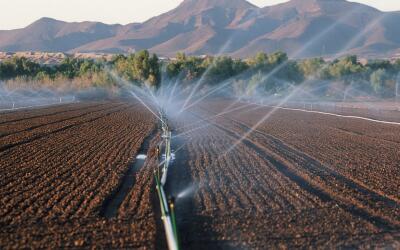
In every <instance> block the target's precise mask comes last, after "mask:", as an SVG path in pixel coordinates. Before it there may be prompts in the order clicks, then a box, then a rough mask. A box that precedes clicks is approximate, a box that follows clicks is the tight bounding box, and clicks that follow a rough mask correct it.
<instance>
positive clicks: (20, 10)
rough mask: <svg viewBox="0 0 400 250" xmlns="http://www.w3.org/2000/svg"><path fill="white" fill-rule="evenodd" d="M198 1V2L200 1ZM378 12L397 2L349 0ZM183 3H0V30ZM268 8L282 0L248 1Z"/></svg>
mask: <svg viewBox="0 0 400 250" xmlns="http://www.w3.org/2000/svg"><path fill="white" fill-rule="evenodd" d="M199 1H201V0H199ZM352 1H354V2H360V3H365V4H369V5H371V6H374V7H376V8H378V9H381V10H385V11H389V10H400V0H352ZM180 2H182V0H0V10H1V13H0V30H4V29H15V28H22V27H25V26H27V25H28V24H30V23H32V22H34V21H35V20H37V19H39V18H41V17H52V18H55V19H59V20H63V21H101V22H104V23H109V24H111V23H120V24H127V23H131V22H142V21H144V20H146V19H148V18H150V17H152V16H155V15H158V14H161V13H163V12H166V11H168V10H170V9H172V8H174V7H176V6H177V5H178V4H179V3H180ZM250 2H252V3H253V4H255V5H258V6H267V5H273V4H276V3H282V2H286V1H285V0H250Z"/></svg>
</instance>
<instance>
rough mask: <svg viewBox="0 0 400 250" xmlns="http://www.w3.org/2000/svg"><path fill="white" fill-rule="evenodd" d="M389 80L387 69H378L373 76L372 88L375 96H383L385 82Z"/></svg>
mask: <svg viewBox="0 0 400 250" xmlns="http://www.w3.org/2000/svg"><path fill="white" fill-rule="evenodd" d="M387 79H388V77H387V73H386V70H385V69H378V70H376V71H374V72H373V73H372V74H371V79H370V82H371V87H372V89H373V91H374V92H375V94H378V95H381V94H383V88H384V85H385V81H386V80H387Z"/></svg>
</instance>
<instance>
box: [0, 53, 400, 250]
mask: <svg viewBox="0 0 400 250" xmlns="http://www.w3.org/2000/svg"><path fill="white" fill-rule="evenodd" d="M399 72H400V64H399V62H398V61H386V60H373V61H369V62H367V63H361V62H360V61H359V60H358V59H357V57H355V56H347V57H342V58H338V59H336V60H331V61H329V60H323V59H320V58H316V59H305V60H296V61H295V60H290V59H288V57H287V55H286V54H285V53H282V52H276V53H272V54H265V53H259V54H257V55H256V56H254V57H251V58H248V59H233V58H230V57H194V56H186V55H185V54H183V53H180V54H178V55H177V56H176V58H172V59H159V58H158V57H157V56H156V55H151V54H150V53H149V52H147V51H140V52H138V53H135V54H131V55H117V56H114V57H113V58H112V59H109V60H106V59H104V60H91V59H72V58H67V59H65V60H64V61H62V62H61V63H59V64H55V65H44V64H37V63H35V62H32V61H30V60H28V59H25V58H17V57H14V58H11V59H7V60H5V61H3V62H1V63H0V77H1V79H2V80H3V82H2V85H1V90H0V96H1V102H0V174H1V180H0V182H1V183H0V192H1V197H0V201H1V204H0V207H1V209H0V215H1V216H0V225H1V230H0V247H1V248H4V249H9V248H92V247H98V248H117V249H120V248H128V249H132V248H142V249H164V248H167V247H170V248H171V245H170V243H171V237H169V233H168V230H169V227H168V225H169V224H168V223H167V222H166V221H167V220H166V218H171V221H172V225H173V227H172V228H173V230H174V236H173V240H172V242H175V243H176V244H177V246H178V247H180V248H182V249H205V248H207V249H221V248H222V249H237V248H239V249H248V248H250V249H265V248H267V249H271V248H370V247H372V248H394V249H395V248H398V247H399V240H400V233H399V232H400V196H399V190H400V179H399V178H400V176H399V171H400V169H399V164H398V162H399V161H400V151H399V144H400V138H399V135H400V123H399V122H400V111H399V108H400V106H399V105H398V103H397V88H398V83H399V82H398V77H397V74H398V73H399ZM169 133H171V134H169ZM166 162H167V164H166ZM162 166H164V168H162ZM167 170H168V171H167ZM160 173H161V174H162V176H163V178H160V179H159V176H160V175H161V174H160ZM164 177H165V179H164ZM160 181H161V185H160ZM161 189H162V192H165V194H164V195H165V197H164V196H162V192H161ZM163 197H164V198H163ZM165 199H168V200H169V201H170V203H169V205H171V204H172V205H171V207H170V209H171V210H167V212H165V204H166V203H164V201H165ZM160 201H161V202H160ZM169 205H168V206H169ZM171 216H172V217H171ZM167 239H168V240H167Z"/></svg>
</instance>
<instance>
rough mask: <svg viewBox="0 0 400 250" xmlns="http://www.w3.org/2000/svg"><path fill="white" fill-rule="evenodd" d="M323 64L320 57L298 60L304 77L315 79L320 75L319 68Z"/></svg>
mask: <svg viewBox="0 0 400 250" xmlns="http://www.w3.org/2000/svg"><path fill="white" fill-rule="evenodd" d="M324 64H325V61H324V59H322V58H311V59H305V60H303V61H301V62H299V64H298V65H299V69H300V71H301V72H302V73H303V76H304V77H307V78H311V79H316V78H319V77H320V76H321V70H322V68H323V67H324Z"/></svg>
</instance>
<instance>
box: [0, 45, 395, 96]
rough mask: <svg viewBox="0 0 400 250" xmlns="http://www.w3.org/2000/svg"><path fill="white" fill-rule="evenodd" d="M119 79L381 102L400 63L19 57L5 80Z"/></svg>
mask: <svg viewBox="0 0 400 250" xmlns="http://www.w3.org/2000/svg"><path fill="white" fill-rule="evenodd" d="M115 76H118V77H122V78H124V79H125V80H127V81H129V82H131V83H132V84H137V85H143V84H146V85H147V86H149V87H152V88H157V87H158V86H159V85H160V84H161V81H162V76H163V77H164V78H165V79H166V80H168V79H170V80H179V81H180V82H182V83H185V84H190V83H191V82H194V81H197V80H198V79H200V78H201V79H202V80H203V81H204V83H206V84H211V85H212V84H218V83H220V82H222V81H226V80H233V79H234V81H232V82H235V84H236V85H235V86H234V88H236V89H237V90H240V89H241V90H242V91H241V92H243V91H245V92H248V91H250V92H251V91H254V90H255V89H260V88H261V89H262V90H264V91H266V92H269V93H272V94H279V93H280V92H284V91H285V90H286V89H287V88H288V87H289V86H294V85H299V84H301V83H304V82H305V81H313V82H314V84H315V85H316V86H315V87H318V85H319V84H322V83H325V84H326V83H327V82H328V83H332V84H333V83H338V82H340V83H341V84H343V85H344V86H349V85H356V86H358V87H360V88H362V89H363V90H364V91H366V92H369V93H373V94H375V95H379V96H388V97H389V96H391V95H394V93H395V89H396V85H398V83H399V80H400V77H399V76H400V60H398V61H396V62H390V61H387V60H374V61H370V62H368V63H366V64H361V63H360V62H359V61H358V59H357V57H356V56H347V57H344V58H341V59H337V60H333V61H325V60H324V59H322V58H311V59H304V60H289V58H288V56H287V54H286V53H283V52H276V53H272V54H266V53H258V54H257V55H256V56H254V57H251V58H248V59H233V58H231V57H227V56H219V57H195V56H186V55H185V54H183V53H179V54H177V56H176V58H174V59H172V60H166V61H160V60H159V58H158V57H157V56H156V55H155V54H153V55H151V54H150V53H149V52H148V51H146V50H144V51H140V52H138V53H135V54H131V55H128V56H125V55H116V56H114V57H113V59H112V60H111V61H94V60H89V59H85V60H80V59H71V58H67V59H65V60H64V61H62V62H61V63H60V64H58V65H54V66H47V65H40V64H37V63H35V62H32V61H30V60H28V59H26V58H18V57H14V58H12V59H9V60H5V61H3V62H1V63H0V80H5V79H12V78H15V77H26V78H29V79H34V80H36V82H38V83H40V81H44V80H48V81H51V80H56V79H61V80H62V79H76V78H85V79H88V80H89V81H92V82H93V84H94V85H95V86H108V85H117V82H118V81H117V80H116V79H115Z"/></svg>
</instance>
